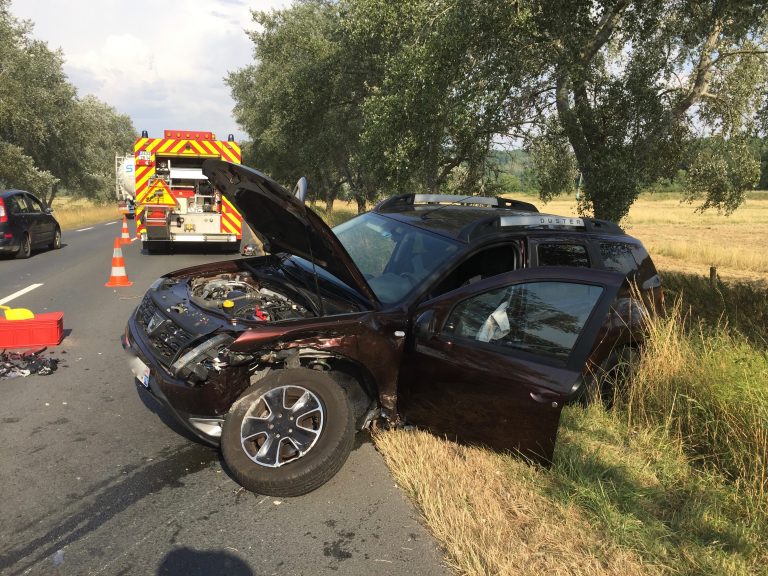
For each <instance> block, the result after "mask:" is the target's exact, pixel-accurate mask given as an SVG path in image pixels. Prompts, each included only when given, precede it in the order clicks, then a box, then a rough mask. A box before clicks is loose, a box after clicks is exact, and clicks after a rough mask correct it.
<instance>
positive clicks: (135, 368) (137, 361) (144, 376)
mask: <svg viewBox="0 0 768 576" xmlns="http://www.w3.org/2000/svg"><path fill="white" fill-rule="evenodd" d="M131 372H133V375H134V376H136V380H138V381H139V382H140V383H141V385H142V386H144V388H149V366H147V365H146V364H144V362H142V361H141V358H139V357H137V356H134V357H133V358H131Z"/></svg>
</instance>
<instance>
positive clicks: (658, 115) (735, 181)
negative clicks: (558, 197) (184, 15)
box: [229, 0, 768, 220]
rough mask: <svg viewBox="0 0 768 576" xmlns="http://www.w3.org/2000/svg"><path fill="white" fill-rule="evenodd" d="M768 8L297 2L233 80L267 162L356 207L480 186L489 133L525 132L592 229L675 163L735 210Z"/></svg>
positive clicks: (694, 192)
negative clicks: (305, 176)
mask: <svg viewBox="0 0 768 576" xmlns="http://www.w3.org/2000/svg"><path fill="white" fill-rule="evenodd" d="M767 5H768V0H761V1H758V2H751V3H746V2H742V1H741V0H695V1H694V0H634V1H633V0H568V1H565V0H562V1H551V0H519V1H517V2H510V1H509V0H486V1H485V2H465V1H459V0H411V1H410V2H407V3H403V2H388V1H386V0H339V1H332V0H305V1H303V2H299V3H298V4H296V5H294V6H293V7H292V8H290V9H287V10H283V11H279V12H274V13H270V14H264V13H257V14H256V21H257V22H258V23H259V24H260V25H262V26H263V31H262V32H258V33H255V34H253V36H252V37H253V40H254V43H255V46H256V51H255V57H256V63H254V64H253V65H252V66H251V67H249V68H246V69H244V70H241V71H239V72H236V73H234V74H232V75H230V77H229V81H230V84H231V85H232V87H233V94H234V96H235V99H236V101H237V102H238V104H237V108H236V113H237V115H238V119H239V120H240V122H241V123H242V124H243V125H244V127H245V128H246V130H248V132H249V133H250V135H251V136H252V138H253V139H254V149H255V150H258V151H260V155H261V157H262V158H263V159H264V162H265V163H266V164H265V165H271V166H274V167H275V168H276V169H277V170H278V172H280V170H283V171H288V169H289V168H290V171H292V172H295V173H298V172H302V171H307V169H308V168H309V169H314V170H317V171H318V180H319V181H327V182H329V183H331V182H332V183H339V182H341V183H343V185H345V186H351V187H352V188H353V189H354V190H355V191H356V193H357V197H358V199H360V200H364V199H365V198H369V197H370V195H371V194H373V192H374V191H375V190H378V191H383V192H387V193H389V192H393V191H405V190H414V189H426V190H430V191H436V190H438V189H446V187H448V188H450V189H451V190H453V191H456V192H463V193H475V192H477V191H478V190H479V188H481V184H482V182H483V180H484V177H485V176H486V174H487V172H488V166H487V162H488V158H489V156H492V155H489V151H490V149H491V147H492V143H493V141H494V139H496V138H507V139H509V138H513V139H515V138H523V139H524V140H525V141H526V142H527V143H528V145H529V148H530V150H531V151H532V152H533V154H534V164H535V166H536V167H537V169H538V172H539V174H538V181H539V183H540V185H541V189H542V194H543V195H544V196H545V197H549V196H552V195H554V194H557V193H562V192H563V191H567V190H569V189H572V188H573V187H574V185H575V183H576V182H581V185H582V194H581V195H580V197H581V209H582V211H584V212H585V213H588V212H591V213H593V214H594V215H595V216H597V217H599V218H607V219H613V220H619V219H621V218H622V217H623V216H624V215H625V214H626V213H627V211H628V210H629V207H630V206H631V205H632V203H633V202H634V200H635V199H636V198H637V195H638V194H639V192H640V190H641V189H642V187H644V186H646V185H648V184H651V183H653V182H654V181H656V180H658V179H659V178H662V177H670V176H672V175H674V174H675V173H676V172H677V171H678V170H679V169H680V168H689V178H688V180H687V182H688V188H687V193H688V197H689V198H691V199H694V200H699V201H701V202H702V206H703V207H715V208H718V209H723V210H725V211H729V210H732V209H734V208H735V207H736V206H738V204H739V203H740V202H741V201H742V199H743V192H744V190H745V188H747V187H749V186H750V185H753V184H754V183H755V182H756V181H757V178H756V174H757V170H759V164H757V162H758V159H757V158H755V157H754V156H755V154H754V153H752V152H750V151H751V150H753V148H752V147H750V145H749V142H750V137H751V136H752V135H753V133H754V131H755V127H756V126H757V124H756V123H755V121H754V120H755V114H756V113H757V110H758V108H759V106H760V104H761V101H762V99H764V97H765V91H766V79H767V78H768V66H766V53H765V52H766V38H765V34H766V29H767V28H766V22H767V20H766V18H767V17H766V10H765V8H766V6H767ZM702 138H705V141H706V142H707V144H706V145H703V144H701V142H702ZM321 167H322V168H321ZM715 172H716V173H718V176H719V178H718V179H717V180H713V179H712V178H711V175H712V174H713V173H715Z"/></svg>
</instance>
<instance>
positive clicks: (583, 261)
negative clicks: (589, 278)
mask: <svg viewBox="0 0 768 576" xmlns="http://www.w3.org/2000/svg"><path fill="white" fill-rule="evenodd" d="M536 254H537V256H538V261H539V266H576V267H583V268H589V267H590V266H591V264H590V262H589V254H587V247H586V246H584V245H583V244H562V243H559V242H546V243H541V244H539V245H538V246H537V250H536Z"/></svg>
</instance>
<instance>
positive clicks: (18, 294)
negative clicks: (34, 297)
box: [0, 284, 42, 305]
mask: <svg viewBox="0 0 768 576" xmlns="http://www.w3.org/2000/svg"><path fill="white" fill-rule="evenodd" d="M40 286H42V284H30V285H29V286H27V287H26V288H22V289H21V290H19V291H18V292H14V293H13V294H11V295H10V296H6V297H5V298H3V299H2V300H0V305H2V304H5V303H6V302H10V301H11V300H13V299H14V298H18V297H19V296H24V294H26V293H27V292H32V290H34V289H35V288H40Z"/></svg>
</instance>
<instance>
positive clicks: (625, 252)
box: [600, 242, 637, 275]
mask: <svg viewBox="0 0 768 576" xmlns="http://www.w3.org/2000/svg"><path fill="white" fill-rule="evenodd" d="M600 256H601V257H602V259H603V266H604V267H605V268H607V269H608V270H613V271H615V272H621V273H622V274H628V275H630V274H632V275H633V274H635V273H636V272H637V261H636V260H635V257H634V256H633V255H632V246H630V245H629V244H624V243H622V242H601V243H600Z"/></svg>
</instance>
